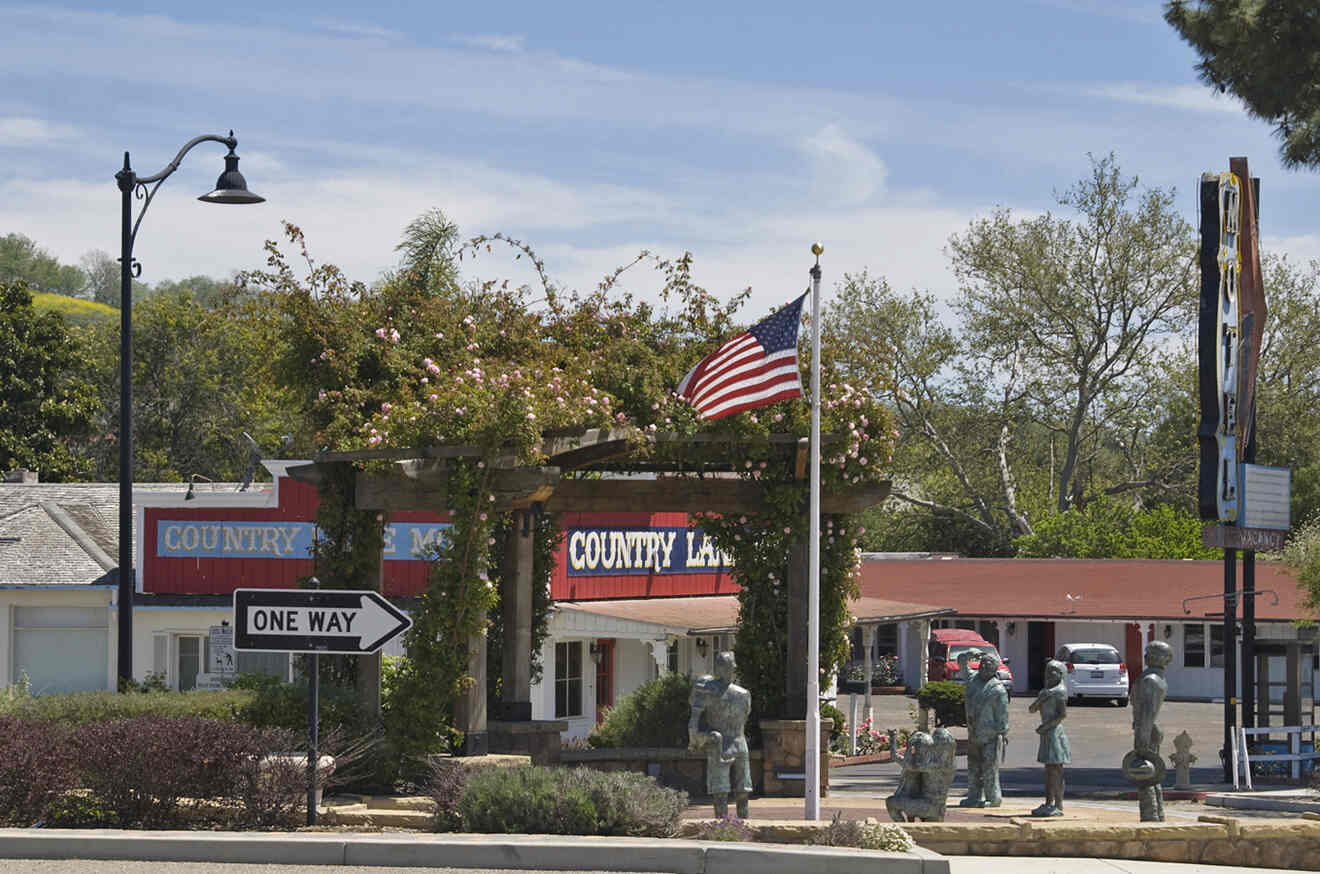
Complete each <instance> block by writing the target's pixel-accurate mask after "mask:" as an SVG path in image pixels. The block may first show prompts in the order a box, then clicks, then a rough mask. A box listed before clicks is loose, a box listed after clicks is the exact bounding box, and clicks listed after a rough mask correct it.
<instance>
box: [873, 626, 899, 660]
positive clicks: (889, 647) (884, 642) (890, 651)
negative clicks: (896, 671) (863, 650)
mask: <svg viewBox="0 0 1320 874" xmlns="http://www.w3.org/2000/svg"><path fill="white" fill-rule="evenodd" d="M874 655H875V656H876V657H877V658H879V657H880V656H896V655H898V623H897V622H884V623H882V624H880V625H877V626H876V627H875V653H874Z"/></svg>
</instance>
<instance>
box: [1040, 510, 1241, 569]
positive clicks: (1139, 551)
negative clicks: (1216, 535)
mask: <svg viewBox="0 0 1320 874" xmlns="http://www.w3.org/2000/svg"><path fill="white" fill-rule="evenodd" d="M1218 554H1219V553H1218V551H1217V550H1214V549H1208V548H1206V547H1205V546H1202V545H1201V520H1200V519H1199V518H1198V517H1197V516H1196V515H1195V514H1194V513H1192V512H1191V511H1189V510H1183V509H1180V508H1178V507H1174V506H1171V505H1169V504H1160V505H1158V506H1155V507H1152V508H1150V509H1148V510H1134V509H1133V508H1132V505H1131V503H1130V502H1125V501H1120V500H1116V499H1113V498H1098V499H1096V500H1093V501H1088V502H1087V504H1086V506H1085V507H1084V508H1082V509H1080V510H1078V509H1073V510H1068V511H1066V512H1063V513H1052V514H1050V515H1049V516H1046V517H1045V518H1043V519H1037V520H1036V522H1035V531H1034V533H1033V534H1031V535H1030V536H1028V537H1023V538H1022V539H1020V540H1019V541H1018V555H1019V556H1020V557H1022V558H1150V559H1179V558H1200V559H1213V558H1216V557H1218Z"/></svg>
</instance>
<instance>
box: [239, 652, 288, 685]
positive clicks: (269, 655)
mask: <svg viewBox="0 0 1320 874" xmlns="http://www.w3.org/2000/svg"><path fill="white" fill-rule="evenodd" d="M234 655H236V656H238V672H239V673H240V674H265V675H268V676H271V677H279V678H280V679H281V680H284V681H285V682H288V680H289V654H288V653H287V652H236V653H234Z"/></svg>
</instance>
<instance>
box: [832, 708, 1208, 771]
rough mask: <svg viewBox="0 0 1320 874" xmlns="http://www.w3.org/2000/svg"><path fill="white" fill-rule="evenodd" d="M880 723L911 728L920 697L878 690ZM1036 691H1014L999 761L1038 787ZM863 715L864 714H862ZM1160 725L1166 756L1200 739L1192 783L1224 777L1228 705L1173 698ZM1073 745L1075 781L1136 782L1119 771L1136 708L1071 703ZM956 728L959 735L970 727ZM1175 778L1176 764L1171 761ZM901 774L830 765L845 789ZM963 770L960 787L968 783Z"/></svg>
mask: <svg viewBox="0 0 1320 874" xmlns="http://www.w3.org/2000/svg"><path fill="white" fill-rule="evenodd" d="M871 700H872V702H873V705H874V710H875V719H874V725H875V727H876V728H877V730H879V731H881V732H883V731H884V730H885V729H886V728H891V727H892V728H896V729H897V728H909V727H911V726H912V717H911V716H910V714H909V708H910V707H912V706H913V704H914V702H915V699H913V698H909V697H907V696H904V695H876V696H872V698H871ZM1032 700H1033V699H1032V698H1030V697H1027V696H1021V697H1014V698H1013V700H1012V701H1011V702H1010V703H1009V705H1008V711H1009V739H1008V751H1007V753H1006V755H1005V759H1004V764H1003V765H1002V766H1001V768H1000V782H1001V783H1002V784H1004V785H1005V786H1011V785H1015V784H1029V785H1033V786H1039V785H1040V783H1041V780H1042V775H1043V771H1042V768H1041V766H1040V765H1039V764H1037V762H1036V750H1037V745H1038V738H1039V735H1037V734H1036V726H1037V725H1039V724H1040V718H1039V717H1038V716H1037V715H1036V714H1034V713H1030V712H1028V710H1027V707H1028V706H1030V704H1031V702H1032ZM838 707H839V709H840V710H842V711H843V713H844V715H845V716H847V714H848V712H849V711H848V708H849V696H847V695H840V696H839V701H838ZM861 712H862V698H861V696H858V713H859V714H860V713H861ZM859 720H860V717H859ZM1159 721H1160V726H1161V727H1162V728H1163V729H1164V746H1163V749H1162V752H1163V753H1164V756H1165V760H1166V761H1167V760H1168V756H1169V754H1170V753H1172V752H1173V743H1172V741H1173V737H1174V736H1175V735H1177V734H1178V733H1179V732H1181V731H1186V732H1187V733H1188V734H1189V735H1191V737H1192V740H1193V741H1194V743H1193V745H1192V753H1193V754H1194V755H1196V757H1197V761H1196V763H1195V764H1194V765H1193V767H1192V775H1191V776H1192V782H1193V783H1220V782H1222V781H1223V777H1224V772H1223V766H1222V765H1221V764H1220V761H1219V748H1220V747H1221V746H1223V734H1224V705H1223V704H1212V703H1204V702H1192V701H1167V702H1165V704H1164V707H1163V709H1162V710H1161V711H1160V720H1159ZM1063 727H1064V730H1065V731H1067V733H1068V741H1069V743H1070V745H1071V746H1072V759H1073V761H1072V765H1070V766H1069V767H1068V769H1067V781H1068V786H1069V787H1070V788H1083V787H1086V788H1097V789H1099V788H1105V789H1108V788H1112V789H1131V788H1132V787H1131V784H1129V783H1128V782H1127V781H1126V780H1124V779H1123V778H1122V777H1121V776H1119V773H1118V763H1119V762H1120V761H1122V759H1123V755H1124V754H1125V753H1127V751H1128V750H1130V749H1132V711H1131V709H1130V708H1126V707H1116V706H1114V705H1112V704H1105V703H1101V704H1080V705H1074V706H1072V707H1069V708H1068V719H1067V720H1066V721H1065V722H1064V724H1063ZM965 731H966V730H965V729H962V730H961V731H960V730H955V731H954V734H955V736H958V735H959V734H960V733H961V734H965ZM1169 771H1170V775H1169V781H1170V785H1171V784H1172V779H1173V775H1172V771H1173V768H1172V767H1170V768H1169ZM897 776H898V767H897V766H896V765H890V764H876V765H853V766H850V767H845V768H838V769H831V779H830V784H831V786H832V787H835V788H838V789H840V790H843V791H848V790H850V789H856V788H861V787H860V786H858V785H856V784H859V783H865V782H866V781H868V780H874V779H876V778H882V779H883V781H885V782H890V781H892V780H894V779H896V778H897ZM965 785H966V783H965V776H964V775H963V774H962V773H961V772H960V774H959V778H958V781H957V782H955V783H954V786H955V787H957V786H965Z"/></svg>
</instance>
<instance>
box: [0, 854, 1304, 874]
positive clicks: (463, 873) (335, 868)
mask: <svg viewBox="0 0 1320 874" xmlns="http://www.w3.org/2000/svg"><path fill="white" fill-rule="evenodd" d="M949 869H950V872H951V874H1123V872H1128V874H1208V872H1213V874H1235V872H1242V874H1271V872H1282V871H1283V869H1281V868H1239V867H1232V866H1220V865H1213V866H1207V865H1179V864H1173V863H1169V862H1132V861H1127V860H1121V859H1021V858H994V857H985V856H950V857H949ZM418 870H419V869H417V868H363V867H358V866H344V865H238V864H229V863H223V862H107V861H85V860H78V859H68V860H65V859H0V872H4V874H10V872H14V874H20V872H21V874H416V872H417V871H418ZM426 870H427V871H430V872H432V874H554V872H552V871H550V870H549V869H545V870H538V869H527V868H523V869H519V870H517V871H514V870H509V869H497V868H481V869H472V868H427V869H426ZM582 874H604V872H582ZM611 874H619V872H611Z"/></svg>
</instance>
